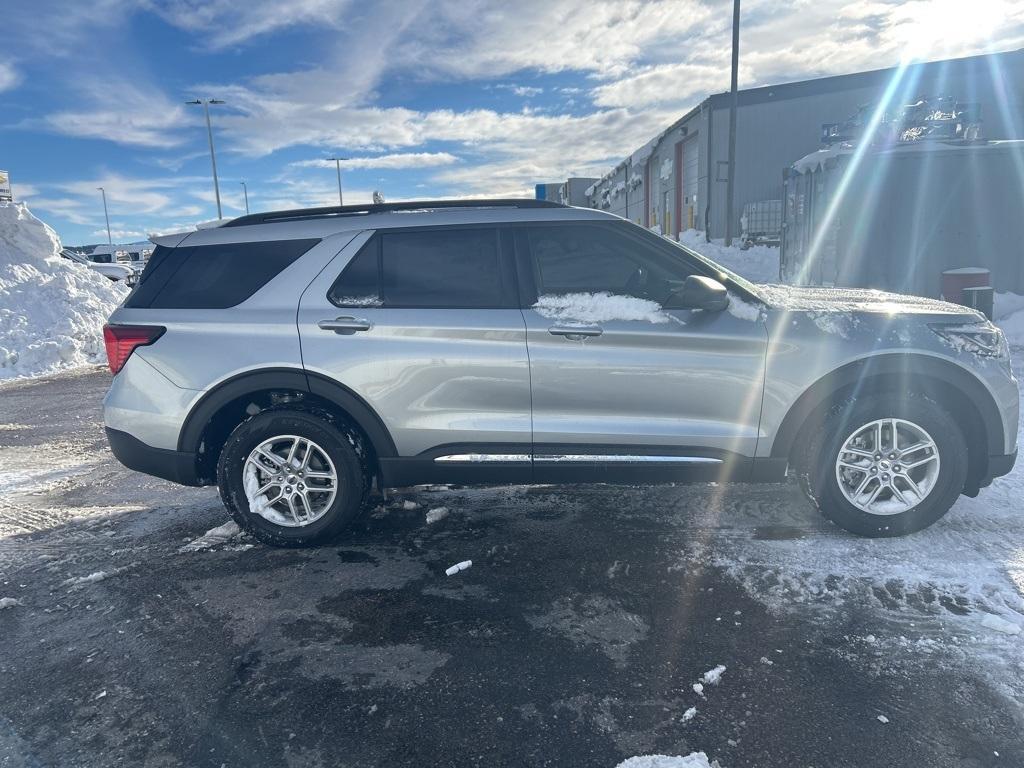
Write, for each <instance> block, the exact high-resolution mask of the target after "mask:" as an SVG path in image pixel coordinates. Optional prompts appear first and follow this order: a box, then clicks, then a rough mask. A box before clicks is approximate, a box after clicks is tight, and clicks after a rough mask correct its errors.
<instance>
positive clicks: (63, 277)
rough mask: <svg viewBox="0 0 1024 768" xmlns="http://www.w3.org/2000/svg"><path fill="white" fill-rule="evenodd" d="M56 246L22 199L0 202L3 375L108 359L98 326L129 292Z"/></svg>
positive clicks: (51, 234)
mask: <svg viewBox="0 0 1024 768" xmlns="http://www.w3.org/2000/svg"><path fill="white" fill-rule="evenodd" d="M60 250H61V245H60V238H58V237H57V233H56V232H54V231H53V230H52V229H51V228H50V227H48V226H47V225H46V224H44V223H43V222H41V221H40V220H39V219H37V218H36V217H35V216H33V215H32V213H31V212H30V211H29V209H28V206H26V205H25V203H4V202H0V379H8V378H15V377H21V376H39V375H42V374H46V373H52V372H54V371H57V370H62V369H68V368H76V367H79V366H83V365H89V364H95V363H102V362H104V361H105V356H106V353H105V350H104V347H103V324H104V323H105V322H106V321H107V317H109V316H110V313H111V312H113V311H114V310H115V309H116V308H117V306H118V305H119V304H120V303H121V302H122V301H123V300H124V298H125V296H127V295H128V289H127V288H126V287H125V286H124V285H122V284H120V283H114V282H111V281H110V280H108V279H107V278H105V277H103V276H102V275H100V274H98V273H96V272H95V271H94V270H91V269H89V267H87V266H86V265H84V264H77V263H75V262H72V261H69V260H68V259H63V258H61V257H60Z"/></svg>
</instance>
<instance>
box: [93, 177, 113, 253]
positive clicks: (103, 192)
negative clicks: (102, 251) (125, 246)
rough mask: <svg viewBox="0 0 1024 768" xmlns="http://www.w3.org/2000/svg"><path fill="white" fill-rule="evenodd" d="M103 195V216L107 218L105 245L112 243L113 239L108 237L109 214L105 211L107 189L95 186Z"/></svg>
mask: <svg viewBox="0 0 1024 768" xmlns="http://www.w3.org/2000/svg"><path fill="white" fill-rule="evenodd" d="M96 189H98V190H99V191H100V194H102V195H103V218H105V219H106V220H107V245H113V244H114V241H113V240H112V239H111V237H110V214H109V213H107V190H105V189H104V188H103V187H96Z"/></svg>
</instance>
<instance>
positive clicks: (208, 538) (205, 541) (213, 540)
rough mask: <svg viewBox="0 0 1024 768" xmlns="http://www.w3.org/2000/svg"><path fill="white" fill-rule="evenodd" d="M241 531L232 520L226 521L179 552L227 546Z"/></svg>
mask: <svg viewBox="0 0 1024 768" xmlns="http://www.w3.org/2000/svg"><path fill="white" fill-rule="evenodd" d="M241 533H242V531H241V529H240V528H239V527H238V523H236V522H235V521H234V520H228V521H227V522H226V523H224V524H223V525H218V526H217V527H216V528H211V529H210V530H208V531H207V532H206V533H204V534H203V535H202V536H200V537H199V538H198V539H195V540H193V541H190V542H189V543H188V544H186V545H185V546H183V547H182V548H181V549H179V550H178V551H179V552H200V551H202V550H204V549H211V548H212V547H217V546H220V545H221V544H227V543H228V542H229V541H231V540H232V539H234V538H236V537H238V536H239V535H241Z"/></svg>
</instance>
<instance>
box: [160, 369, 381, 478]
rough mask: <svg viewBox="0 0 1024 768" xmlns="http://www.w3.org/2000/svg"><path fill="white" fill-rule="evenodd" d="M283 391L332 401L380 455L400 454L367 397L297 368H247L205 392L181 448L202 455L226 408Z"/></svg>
mask: <svg viewBox="0 0 1024 768" xmlns="http://www.w3.org/2000/svg"><path fill="white" fill-rule="evenodd" d="M279 392H298V393H300V394H303V395H308V396H310V402H311V403H313V404H316V403H317V402H324V403H326V404H328V405H329V406H331V408H330V410H332V411H338V412H340V413H341V414H343V415H344V416H345V417H347V418H348V419H350V420H351V421H352V423H353V426H355V427H357V428H358V429H360V430H361V431H362V432H363V434H364V435H365V436H366V439H367V440H368V441H369V443H370V446H371V447H372V449H373V452H374V454H375V456H376V457H377V458H389V457H394V456H396V455H397V452H396V449H395V443H394V440H393V439H392V438H391V433H390V432H389V431H388V429H387V426H386V425H385V424H384V422H383V420H381V418H380V416H378V415H377V413H376V412H375V411H374V410H373V409H372V408H371V407H370V406H369V404H367V403H366V401H365V400H363V398H361V397H360V396H359V395H358V394H356V393H355V392H353V391H352V390H350V389H349V388H348V387H346V386H344V385H343V384H340V383H338V382H336V381H333V380H331V379H328V378H326V377H324V376H320V375H319V374H314V373H308V372H307V371H304V370H302V369H297V368H266V369H260V370H256V371H247V372H245V373H242V374H239V375H237V376H233V377H231V378H229V379H227V380H225V381H223V382H221V383H220V384H218V385H217V386H216V387H214V388H213V389H211V390H210V391H209V392H207V393H206V394H205V395H203V397H202V398H201V399H200V400H199V402H198V403H196V404H195V406H193V408H192V410H191V411H190V412H189V414H188V416H187V417H186V418H185V422H184V424H183V425H182V428H181V432H180V434H179V436H178V450H180V451H189V452H193V453H195V454H196V455H200V447H201V446H202V443H203V440H204V438H205V436H206V434H207V428H208V427H209V426H210V425H211V423H213V421H214V419H215V418H216V417H217V415H218V414H220V413H222V411H224V409H226V408H230V407H232V405H238V404H239V403H240V402H241V401H243V400H244V399H245V398H247V397H249V396H254V397H257V396H259V395H266V394H271V393H279ZM235 426H237V424H236V425H235ZM218 448H219V446H218ZM201 474H202V473H201Z"/></svg>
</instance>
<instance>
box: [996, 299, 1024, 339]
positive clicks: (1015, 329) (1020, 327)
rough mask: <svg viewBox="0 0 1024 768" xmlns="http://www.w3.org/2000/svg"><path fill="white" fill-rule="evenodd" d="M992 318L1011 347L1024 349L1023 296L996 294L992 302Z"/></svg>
mask: <svg viewBox="0 0 1024 768" xmlns="http://www.w3.org/2000/svg"><path fill="white" fill-rule="evenodd" d="M992 316H993V320H994V321H995V324H996V325H998V326H999V327H1000V328H1002V330H1003V333H1004V334H1005V335H1006V341H1007V342H1008V343H1009V345H1010V346H1011V347H1016V348H1024V296H1020V295H1019V294H1016V293H997V294H996V295H995V300H994V301H993V309H992Z"/></svg>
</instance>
